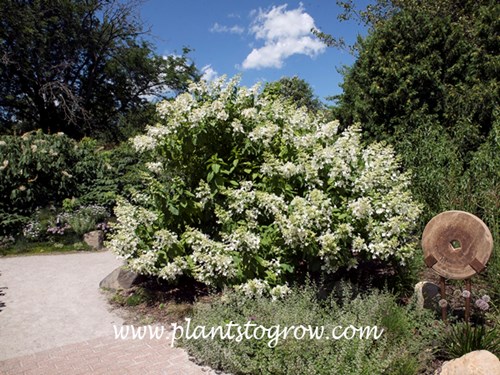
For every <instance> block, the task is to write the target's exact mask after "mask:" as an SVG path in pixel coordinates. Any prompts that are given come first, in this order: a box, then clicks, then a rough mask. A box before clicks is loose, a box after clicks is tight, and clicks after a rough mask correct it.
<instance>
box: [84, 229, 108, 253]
mask: <svg viewBox="0 0 500 375" xmlns="http://www.w3.org/2000/svg"><path fill="white" fill-rule="evenodd" d="M83 241H84V242H85V243H86V244H87V245H89V246H90V247H92V248H93V249H94V250H101V249H102V248H103V247H104V245H103V243H104V232H103V231H102V230H94V231H92V232H88V233H85V234H84V235H83Z"/></svg>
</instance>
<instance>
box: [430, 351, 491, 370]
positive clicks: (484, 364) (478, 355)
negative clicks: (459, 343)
mask: <svg viewBox="0 0 500 375" xmlns="http://www.w3.org/2000/svg"><path fill="white" fill-rule="evenodd" d="M434 374H435V375H500V360H498V358H497V356H496V355H494V354H492V353H490V352H489V351H487V350H476V351H475V352H470V353H468V354H465V355H463V356H461V357H460V358H457V359H454V360H452V361H448V362H445V363H444V364H443V367H441V370H440V371H439V370H437V371H436V372H435V373H434Z"/></svg>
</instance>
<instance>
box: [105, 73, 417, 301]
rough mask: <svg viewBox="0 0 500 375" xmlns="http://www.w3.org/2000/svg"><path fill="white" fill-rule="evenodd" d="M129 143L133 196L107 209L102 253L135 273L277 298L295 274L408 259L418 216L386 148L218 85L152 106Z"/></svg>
mask: <svg viewBox="0 0 500 375" xmlns="http://www.w3.org/2000/svg"><path fill="white" fill-rule="evenodd" d="M157 112H158V115H159V118H160V119H161V120H160V123H158V124H156V125H155V126H149V127H148V128H147V132H146V134H144V135H140V136H137V137H135V138H134V139H133V140H132V142H133V145H134V147H135V149H136V150H137V152H139V153H142V154H145V155H148V157H149V160H150V161H149V162H148V163H147V164H146V166H147V168H148V170H149V172H148V173H146V174H145V175H144V180H145V183H144V186H147V188H146V187H145V188H144V189H143V190H141V191H136V193H135V194H134V195H133V196H132V199H130V200H125V199H121V200H119V201H118V202H117V207H116V209H115V214H116V216H117V223H116V225H115V227H114V233H113V236H112V238H111V240H110V241H109V244H108V246H109V247H110V248H111V249H112V250H113V251H114V252H115V253H116V254H118V255H120V256H122V257H123V258H125V259H127V261H128V265H129V267H130V268H131V269H133V270H134V271H136V272H139V273H142V274H147V275H154V276H159V277H161V278H163V279H166V280H172V281H174V280H176V279H178V278H179V276H181V275H188V276H191V277H193V278H195V279H196V280H198V281H200V282H203V283H206V284H208V285H215V286H221V285H235V286H237V288H238V289H240V290H241V291H242V292H244V293H245V294H247V295H255V294H258V295H260V294H267V293H270V292H271V291H272V295H273V296H280V295H283V294H285V293H286V291H287V288H286V281H287V280H288V279H289V278H290V274H291V273H293V272H294V271H296V270H298V269H299V268H300V269H305V270H307V271H313V272H317V271H320V270H322V271H323V272H327V273H331V272H335V271H336V270H337V269H338V268H339V267H356V265H357V264H358V262H359V260H362V259H378V260H384V261H397V262H399V263H401V264H405V262H406V261H407V260H408V259H409V258H410V257H411V256H412V255H413V252H414V250H415V242H414V241H413V239H412V236H411V234H412V231H413V230H414V228H415V222H416V219H417V217H418V215H419V214H420V206H419V205H418V204H417V203H416V202H415V201H414V200H413V199H412V197H411V194H410V192H409V189H408V187H409V177H408V175H406V174H403V173H401V172H400V171H399V163H398V160H397V158H396V157H395V155H394V152H393V151H392V149H391V148H389V147H387V146H384V145H382V144H378V143H375V144H372V145H369V146H366V147H365V146H363V145H362V144H361V141H360V131H361V129H360V127H359V126H353V127H351V128H349V129H347V130H346V131H344V132H343V133H340V134H339V133H338V131H337V127H338V123H337V122H336V121H333V122H324V121H323V119H322V117H321V116H319V115H317V114H312V113H310V112H308V111H307V110H306V109H304V108H302V109H300V108H295V107H294V106H292V105H291V104H287V103H283V102H281V101H279V100H278V99H273V98H269V97H266V96H264V95H259V94H258V86H254V87H253V88H251V89H248V88H245V87H239V86H238V80H237V79H233V80H231V81H226V80H225V78H221V79H219V80H217V81H215V82H212V83H205V82H201V83H199V84H193V85H192V86H191V87H190V89H189V91H188V92H187V93H184V94H181V95H179V96H178V97H177V98H176V99H175V100H171V101H168V100H167V101H163V102H161V103H159V104H158V107H157Z"/></svg>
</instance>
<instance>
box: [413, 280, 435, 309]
mask: <svg viewBox="0 0 500 375" xmlns="http://www.w3.org/2000/svg"><path fill="white" fill-rule="evenodd" d="M440 293H441V288H440V287H439V286H438V285H436V284H434V283H431V282H429V281H421V282H419V283H417V284H416V285H415V295H416V296H417V305H418V307H420V308H425V309H429V310H436V308H437V304H436V296H439V295H440ZM438 299H439V298H438Z"/></svg>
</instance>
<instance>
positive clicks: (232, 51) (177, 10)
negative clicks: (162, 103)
mask: <svg viewBox="0 0 500 375" xmlns="http://www.w3.org/2000/svg"><path fill="white" fill-rule="evenodd" d="M356 3H357V5H359V6H363V5H366V3H367V1H366V0H365V1H358V2H356ZM140 12H141V19H142V21H143V22H144V23H145V25H146V26H148V27H150V29H151V32H152V35H153V36H154V38H153V39H152V41H153V43H154V44H155V45H156V48H157V50H156V52H157V53H158V54H161V55H169V54H173V53H177V54H180V53H181V52H182V48H183V47H184V46H186V47H190V48H191V49H193V52H192V53H191V54H190V56H191V57H192V58H193V60H194V62H195V64H196V66H197V67H198V68H200V69H203V71H204V72H205V76H206V78H208V79H210V78H214V77H216V76H221V75H224V74H225V75H227V76H229V77H232V76H234V75H236V74H241V76H242V84H243V85H245V86H251V85H253V84H254V83H256V82H258V81H263V82H270V81H275V80H278V79H280V78H281V77H284V76H288V77H292V76H298V77H300V78H302V79H304V80H306V81H307V82H308V83H309V84H310V85H311V86H312V87H313V89H314V92H315V94H316V95H317V96H318V97H319V98H320V99H324V98H325V97H326V96H330V95H335V94H339V93H340V92H341V88H340V87H339V83H341V82H342V76H341V75H340V74H339V73H338V71H337V68H339V67H341V66H343V65H351V64H352V63H353V62H354V57H353V56H351V55H350V54H349V53H348V52H346V51H340V50H338V49H334V48H328V47H326V46H324V45H323V44H322V43H321V42H320V41H319V40H318V39H317V38H315V37H314V36H313V35H312V34H311V33H310V32H309V30H310V29H311V27H316V28H319V29H321V30H322V31H324V32H326V33H329V34H332V35H335V36H336V37H343V38H344V39H345V40H346V41H347V42H351V43H352V42H354V41H355V40H356V36H357V34H358V33H359V34H361V35H364V34H365V33H366V31H365V30H364V29H363V28H362V27H361V26H360V25H358V24H357V23H356V22H353V21H350V22H340V21H338V20H337V14H338V13H339V12H340V8H339V7H338V6H337V5H336V2H335V1H333V0H328V1H327V0H324V1H322V0H319V1H314V2H313V1H310V2H307V1H305V2H298V1H288V2H269V1H247V0H232V1H231V0H212V1H208V0H207V1H202V0H197V1H195V0H181V1H165V0H148V1H146V2H145V3H143V4H142V5H141V8H140Z"/></svg>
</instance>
